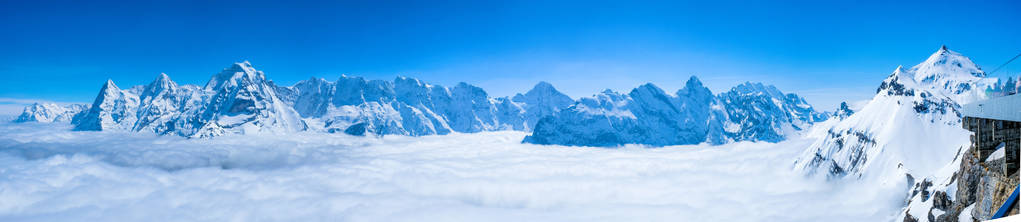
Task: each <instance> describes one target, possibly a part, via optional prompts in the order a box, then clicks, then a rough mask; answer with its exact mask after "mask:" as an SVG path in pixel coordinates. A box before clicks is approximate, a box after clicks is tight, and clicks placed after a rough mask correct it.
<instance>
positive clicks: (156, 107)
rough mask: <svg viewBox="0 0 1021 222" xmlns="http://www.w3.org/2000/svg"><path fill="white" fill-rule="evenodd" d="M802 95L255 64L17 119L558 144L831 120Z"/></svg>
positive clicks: (129, 127) (746, 87) (158, 81)
mask: <svg viewBox="0 0 1021 222" xmlns="http://www.w3.org/2000/svg"><path fill="white" fill-rule="evenodd" d="M827 117H828V114H827V113H823V112H817V111H816V110H814V109H813V108H812V106H810V105H809V104H808V103H806V102H805V100H804V99H803V98H801V97H799V96H797V95H794V94H784V93H782V92H780V91H779V90H778V89H776V87H773V86H767V85H763V84H760V83H745V84H741V85H739V86H736V87H734V88H733V89H731V90H730V91H728V92H725V93H722V94H719V95H713V94H712V92H710V91H709V89H708V88H706V87H704V86H702V84H701V82H700V81H699V80H698V79H697V78H695V77H691V79H690V80H688V82H687V83H686V86H685V87H684V88H683V89H681V90H680V91H678V92H677V93H675V94H673V95H671V94H666V93H664V92H663V91H662V90H661V89H659V88H658V87H656V86H655V85H653V84H645V85H642V86H640V87H638V88H636V89H634V90H632V91H631V92H630V93H628V94H620V93H616V92H613V91H609V90H607V91H604V92H602V93H600V94H596V95H594V96H593V97H591V98H582V99H579V100H574V99H572V98H571V97H568V96H567V95H565V94H563V93H561V92H559V91H557V90H556V89H555V88H554V87H553V85H551V84H549V83H546V82H540V83H538V84H536V85H535V87H534V88H533V89H532V90H529V91H528V92H526V93H523V94H517V95H515V96H513V97H490V96H489V95H488V94H487V93H486V91H485V90H483V89H482V88H479V87H476V86H473V85H470V84H467V83H459V84H457V85H455V86H454V87H443V86H439V85H432V84H427V83H425V82H423V81H421V80H418V79H413V78H406V77H398V78H396V79H394V80H393V81H385V80H366V79H363V78H360V77H350V76H342V77H341V78H339V79H337V80H336V81H332V82H331V81H327V80H324V79H319V78H311V79H308V80H304V81H301V82H298V83H297V84H295V85H294V86H278V85H276V84H274V83H273V82H272V81H270V80H268V79H266V77H265V75H264V74H263V72H261V71H258V70H256V69H255V67H253V66H252V65H251V64H250V63H249V62H241V63H235V64H233V65H232V66H230V67H228V68H226V69H224V70H223V71H221V72H220V73H218V74H216V75H214V76H213V77H212V78H210V80H209V81H208V82H207V83H206V84H205V86H198V85H178V84H177V83H175V82H174V81H172V80H171V79H170V77H169V76H167V75H166V74H160V75H158V76H157V77H156V78H155V80H154V81H153V82H151V83H149V84H147V85H141V86H134V87H131V88H127V89H121V88H119V87H118V86H117V85H116V84H114V82H113V81H112V80H108V81H107V82H106V83H105V84H103V86H102V88H101V89H100V92H99V94H98V95H97V96H96V99H95V101H94V102H93V103H92V104H91V105H88V106H86V105H63V106H62V105H56V104H34V105H31V106H29V107H26V108H25V110H24V112H23V113H22V114H21V115H20V116H19V117H18V118H17V119H16V120H15V121H17V122H31V121H35V122H70V123H71V124H73V125H74V129H75V130H82V131H102V130H125V131H136V132H151V133H155V134H159V135H176V136H184V137H192V138H200V137H214V136H219V135H226V134H283V133H289V132H299V131H315V132H325V133H347V134H352V135H408V136H421V135H434V134H441V135H442V134H448V133H453V132H458V133H473V132H481V131H493V130H518V131H526V132H533V129H534V133H533V135H531V136H529V137H528V138H526V139H525V142H529V143H538V144H561V145H594V146H617V145H622V144H647V145H656V146H659V145H675V144H696V143H702V142H708V143H713V144H719V143H725V142H728V141H779V140H782V139H784V138H786V135H789V134H790V133H791V132H795V131H798V130H801V129H804V128H805V127H806V126H808V125H810V124H811V123H813V122H818V121H821V120H825V119H826V118H827Z"/></svg>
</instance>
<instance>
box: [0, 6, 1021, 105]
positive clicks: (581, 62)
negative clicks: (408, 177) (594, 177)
mask: <svg viewBox="0 0 1021 222" xmlns="http://www.w3.org/2000/svg"><path fill="white" fill-rule="evenodd" d="M159 2H160V3H150V2H148V1H124V2H104V3H93V2H89V1H67V2H61V1H56V2H55V1H3V2H2V3H0V30H3V31H2V33H3V34H2V35H0V98H2V99H0V103H16V102H18V101H23V99H24V100H50V101H62V102H91V100H92V99H93V97H94V96H95V94H96V93H97V91H98V90H99V88H100V86H101V85H102V83H103V82H104V81H105V80H106V79H107V78H110V79H113V80H114V81H115V82H116V83H117V84H118V85H120V86H122V87H128V86H131V85H139V84H145V83H147V82H149V81H151V80H152V79H153V78H155V77H156V75H157V74H158V73H160V72H165V73H167V74H169V75H170V76H171V78H173V79H174V80H175V81H177V82H178V83H190V84H204V83H205V82H206V80H208V78H209V77H210V76H211V75H213V74H214V73H216V72H218V71H220V70H221V69H223V68H225V67H227V66H229V65H230V64H231V63H233V62H237V61H243V60H249V61H251V62H252V63H253V64H255V65H256V67H257V68H259V69H261V70H263V71H265V72H266V74H267V76H268V78H270V79H272V80H274V81H276V82H277V83H280V84H283V85H290V84H293V83H295V82H297V81H300V80H303V79H307V78H309V77H312V76H316V77H323V78H326V79H328V80H335V79H336V78H337V77H339V76H340V75H341V74H349V75H357V76H365V77H368V78H373V79H392V78H394V77H395V76H397V75H403V76H410V77H416V78H420V79H423V80H426V81H428V82H431V83H435V84H440V85H447V86H450V85H454V84H455V83H457V82H461V81H464V82H468V83H471V84H475V85H478V86H481V87H483V88H485V89H486V90H488V91H489V92H490V94H491V95H494V96H508V95H513V94H514V93H517V92H524V91H526V90H528V89H530V88H531V86H532V85H534V84H535V83H536V82H538V81H540V80H545V81H548V82H551V83H553V84H554V86H556V87H557V88H559V89H561V90H562V91H564V92H565V93H567V94H569V95H571V96H572V97H579V96H588V95H591V94H593V93H596V92H598V91H601V90H602V89H605V88H610V89H614V90H620V91H626V90H629V89H631V88H633V87H635V86H638V85H639V84H642V83H645V82H653V83H655V84H657V85H659V86H660V87H662V88H664V89H665V90H668V91H671V92H672V91H674V90H677V89H678V88H679V87H681V86H682V85H683V82H684V81H685V80H686V79H687V78H688V77H689V76H691V75H696V76H698V77H699V78H701V79H703V81H704V82H705V83H706V85H707V86H709V87H710V88H711V89H712V90H714V92H720V91H723V90H726V89H728V88H730V87H732V86H734V85H736V84H738V83H741V82H745V81H753V82H764V83H768V84H774V85H776V86H777V87H779V88H780V89H781V90H784V91H786V92H795V93H798V94H800V95H803V96H805V97H806V98H807V99H808V100H809V102H810V103H813V104H816V105H817V106H818V107H819V108H823V109H827V110H829V109H833V108H835V107H836V105H837V104H838V103H839V102H840V101H842V100H852V101H853V100H863V99H868V98H870V97H871V95H872V94H873V93H874V92H875V91H874V90H875V87H876V86H878V84H879V82H880V81H881V80H882V79H883V78H884V77H885V76H886V75H888V74H889V73H890V72H891V71H893V69H894V68H895V67H897V65H906V66H910V65H914V64H917V63H919V62H921V61H922V60H924V59H925V58H926V57H927V56H928V55H929V54H930V53H932V52H934V51H935V50H936V49H938V48H939V46H940V45H942V44H946V45H947V46H948V47H950V49H952V50H955V51H959V52H961V53H964V54H965V55H967V56H969V57H971V58H972V59H973V60H974V61H975V62H976V63H978V64H979V65H980V66H981V67H983V68H984V69H986V70H987V71H990V70H991V69H993V68H994V67H995V66H998V65H1000V64H1001V63H1003V62H1004V61H1006V60H1007V59H1009V58H1010V57H1013V56H1014V55H1016V54H1017V53H1018V52H1021V1H1017V0H1010V1H918V2H895V3H892V2H887V1H876V2H862V1H854V2H850V1H848V2H843V1H840V2H835V1H803V2H792V1H764V2H753V1H740V2H723V1H713V2H714V3H706V2H680V1H665V2H638V1H617V2H592V1H576V2H555V3H552V2H546V1H521V2H518V1H503V2H489V1H463V2H462V1H413V2H399V1H358V2H333V3H325V2H317V3H289V2H288V3H286V4H284V3H285V2H287V1H279V2H277V3H269V2H219V3H210V2H207V1H166V2H164V1H159ZM1019 72H1021V62H1017V63H1016V64H1013V65H1011V66H1008V68H1007V69H1005V70H1003V71H1000V72H999V73H997V74H996V75H995V76H1006V75H1011V76H1014V75H1017V74H1018V73H1019Z"/></svg>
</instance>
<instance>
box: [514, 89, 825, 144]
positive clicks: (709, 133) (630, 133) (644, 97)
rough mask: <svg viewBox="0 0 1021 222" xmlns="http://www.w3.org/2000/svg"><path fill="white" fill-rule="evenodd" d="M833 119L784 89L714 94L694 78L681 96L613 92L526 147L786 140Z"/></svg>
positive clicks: (552, 120)
mask: <svg viewBox="0 0 1021 222" xmlns="http://www.w3.org/2000/svg"><path fill="white" fill-rule="evenodd" d="M825 118H826V116H825V115H823V114H821V113H818V112H816V111H815V110H813V109H812V107H811V106H810V105H808V104H807V103H806V102H805V101H804V99H803V98H801V97H798V96H797V95H794V94H783V93H781V92H780V91H779V90H777V89H776V87H773V86H764V85H762V84H758V83H756V84H753V83H745V84H742V85H739V86H736V87H734V88H733V89H731V90H730V91H728V92H725V93H722V94H720V95H713V94H712V92H711V91H710V90H709V89H708V88H706V87H705V86H703V85H702V83H701V81H699V80H698V78H695V77H694V76H693V77H691V78H690V79H689V80H688V81H687V82H686V83H685V86H684V87H683V88H682V89H680V90H678V91H677V92H676V93H674V94H667V93H666V92H664V91H663V90H662V89H660V88H659V87H656V86H655V85H653V84H651V83H650V84H645V85H642V86H639V87H638V88H635V89H633V90H631V92H629V93H627V94H620V93H617V92H613V91H610V90H607V91H604V92H602V93H600V94H597V95H595V96H593V97H591V98H582V99H581V100H579V102H578V103H577V104H575V105H574V106H571V107H569V108H566V109H564V110H562V111H560V112H559V113H557V115H555V116H550V117H546V118H543V119H541V120H539V122H538V123H537V124H536V126H535V130H534V131H533V132H532V135H530V136H528V137H525V140H524V142H527V143H535V144H559V145H577V146H619V145H623V144H645V145H652V146H664V145H680V144H698V143H702V142H709V143H713V144H720V143H724V142H727V141H771V142H775V141H780V140H783V139H785V138H786V135H789V134H790V133H792V132H794V131H797V130H800V129H803V128H804V127H805V126H807V125H809V124H811V123H813V122H816V121H820V120H824V119H825Z"/></svg>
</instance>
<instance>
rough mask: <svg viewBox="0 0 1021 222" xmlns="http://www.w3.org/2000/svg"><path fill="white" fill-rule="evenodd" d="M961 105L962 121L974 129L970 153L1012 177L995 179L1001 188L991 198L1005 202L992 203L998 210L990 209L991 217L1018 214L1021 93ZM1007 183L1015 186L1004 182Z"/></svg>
mask: <svg viewBox="0 0 1021 222" xmlns="http://www.w3.org/2000/svg"><path fill="white" fill-rule="evenodd" d="M962 108H963V109H962V113H961V114H962V116H963V117H964V118H963V119H962V120H961V124H962V126H963V127H964V129H967V130H968V131H971V132H972V135H971V148H970V149H969V150H970V151H971V152H970V153H971V154H972V155H974V157H977V158H976V160H978V161H980V163H979V164H981V165H983V166H989V168H991V169H987V170H988V171H994V172H995V171H1000V173H1002V174H1000V175H999V177H1005V178H1009V179H1006V180H1004V181H1012V182H1013V183H1010V182H1007V183H1002V182H998V183H996V184H998V186H996V187H999V188H1000V189H997V191H996V192H992V193H993V194H994V195H993V196H994V197H992V198H991V199H992V200H1000V201H994V203H996V202H1002V203H1003V204H1002V205H1000V206H999V207H995V208H993V207H994V206H989V207H990V208H991V209H990V210H995V211H990V212H989V213H992V215H991V217H989V218H990V219H996V218H999V217H1003V216H1006V215H1014V214H1017V213H1018V203H1017V202H1018V201H1017V195H1018V194H1017V193H1018V190H1019V189H1021V187H1019V186H1018V185H1017V182H1016V181H1017V177H1018V174H1017V172H1018V167H1019V163H1018V159H1019V158H1018V149H1019V147H1021V95H1012V96H1005V97H999V98H995V99H990V100H985V101H980V102H975V103H971V104H967V105H965V106H963V107H962ZM996 166H999V167H996ZM997 168H999V169H997ZM962 169H965V166H963V165H962ZM990 173H992V172H990ZM993 174H996V173H993ZM1007 184H1010V185H1013V187H1009V185H1008V187H1005V186H1003V185H1007ZM1003 188H1006V189H1003ZM1010 188H1013V189H1010ZM1009 190H1013V192H1010V191H1009ZM993 212H995V213H993Z"/></svg>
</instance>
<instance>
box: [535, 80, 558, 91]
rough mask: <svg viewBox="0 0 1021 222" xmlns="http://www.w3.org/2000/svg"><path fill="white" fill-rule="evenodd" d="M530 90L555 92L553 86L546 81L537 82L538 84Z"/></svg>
mask: <svg viewBox="0 0 1021 222" xmlns="http://www.w3.org/2000/svg"><path fill="white" fill-rule="evenodd" d="M532 90H556V89H554V88H553V84H550V83H548V82H546V81H539V83H536V84H535V86H534V87H532Z"/></svg>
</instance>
